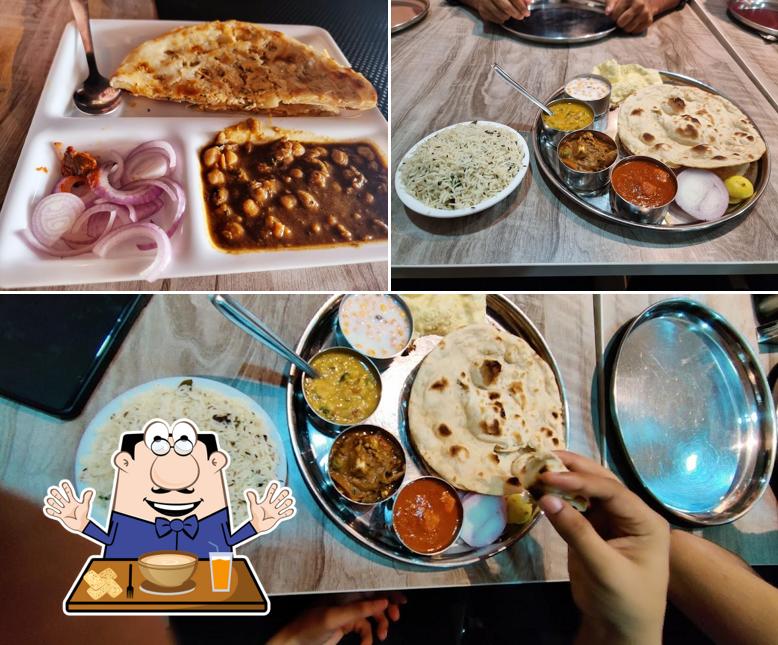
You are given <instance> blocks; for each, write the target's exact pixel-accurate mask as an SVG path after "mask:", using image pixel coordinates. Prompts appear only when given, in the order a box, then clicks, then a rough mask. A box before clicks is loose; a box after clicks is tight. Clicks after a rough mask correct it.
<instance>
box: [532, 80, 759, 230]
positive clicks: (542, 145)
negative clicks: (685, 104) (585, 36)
mask: <svg viewBox="0 0 778 645" xmlns="http://www.w3.org/2000/svg"><path fill="white" fill-rule="evenodd" d="M659 73H660V75H661V76H662V80H663V81H664V82H665V83H669V84H672V85H691V86H692V87H698V88H700V89H702V90H706V91H708V92H712V93H713V94H720V95H721V96H724V95H723V94H721V93H720V92H717V91H716V90H715V89H713V88H712V87H711V86H710V85H707V84H706V83H703V82H702V81H698V80H697V79H694V78H691V77H689V76H683V75H682V74H676V73H674V72H665V71H660V72H659ZM563 94H564V87H561V88H559V89H558V90H557V91H556V92H555V93H554V94H552V95H551V96H550V97H549V98H548V100H547V101H546V103H548V102H549V101H552V100H554V99H556V98H559V97H561V96H562V95H563ZM724 98H726V99H728V100H730V101H732V99H730V98H729V97H727V96H724ZM732 103H735V101H732ZM735 105H736V106H737V103H735ZM737 107H738V108H739V109H741V110H742V108H740V106H737ZM742 111H743V113H744V114H746V112H745V111H744V110H742ZM754 127H756V124H754ZM595 128H596V129H598V130H604V129H605V124H603V123H600V122H597V123H595ZM756 129H757V132H759V135H760V136H761V137H762V139H765V137H764V135H763V134H762V132H761V131H760V130H759V128H756ZM531 139H532V153H533V156H534V158H535V162H536V164H537V167H538V169H539V170H540V172H541V174H542V175H543V177H544V178H545V179H546V181H548V182H549V183H550V184H551V185H552V186H553V187H554V188H556V189H557V190H559V191H560V192H562V193H563V194H564V195H565V196H566V197H567V198H569V199H570V200H571V201H572V202H573V203H574V204H575V205H577V206H578V207H580V208H581V209H583V210H584V211H586V212H587V213H589V214H590V215H594V216H595V217H599V218H600V219H604V220H606V221H608V222H613V223H616V224H621V225H622V226H628V227H631V228H639V229H644V230H646V229H647V230H654V231H662V232H663V233H667V234H673V233H689V232H693V231H704V230H707V229H712V228H715V227H717V226H721V225H722V224H724V223H725V222H731V221H732V220H735V219H738V218H740V217H743V216H744V215H745V214H746V213H748V212H749V211H750V210H751V209H752V208H753V207H754V206H755V205H756V203H757V202H758V201H759V199H760V198H761V196H762V193H764V191H765V188H767V184H768V182H769V180H770V150H769V148H768V149H767V150H766V151H765V153H764V154H763V155H762V158H761V159H760V160H759V161H757V162H755V164H756V167H755V178H754V182H753V184H754V194H753V195H752V196H751V197H750V198H749V199H748V200H746V201H744V202H740V203H739V204H735V205H733V206H730V207H729V209H728V210H727V212H726V213H725V214H724V216H723V217H721V218H720V219H717V220H715V221H713V222H698V221H697V220H694V219H692V218H691V217H689V216H688V215H686V214H685V213H683V212H682V211H680V209H678V208H675V207H674V206H671V208H670V212H669V213H668V215H667V217H665V219H664V221H663V222H662V223H661V224H640V223H638V222H633V221H631V220H627V219H624V218H622V217H620V216H619V215H618V214H617V213H615V212H614V211H613V210H612V208H611V206H610V200H609V196H608V187H607V186H606V187H605V188H604V189H603V190H601V191H599V192H596V193H576V192H575V191H574V190H572V189H570V188H568V187H567V186H566V185H565V184H564V183H563V182H562V180H561V179H560V177H559V170H558V160H557V158H556V150H555V149H554V148H553V147H551V146H550V145H548V143H547V142H546V140H545V137H543V136H542V131H541V127H540V111H539V110H538V115H537V117H536V120H535V125H534V127H533V128H532V136H531ZM765 142H766V139H765Z"/></svg>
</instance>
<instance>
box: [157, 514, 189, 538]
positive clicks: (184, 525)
mask: <svg viewBox="0 0 778 645" xmlns="http://www.w3.org/2000/svg"><path fill="white" fill-rule="evenodd" d="M199 524H200V523H199V522H198V521H197V516H196V515H190V516H189V517H187V518H186V519H184V520H179V519H175V520H167V519H165V518H164V517H158V518H157V519H156V520H154V528H155V529H156V531H157V535H158V536H159V537H165V536H166V535H167V534H168V533H170V532H171V531H175V532H176V533H178V532H180V531H183V532H184V533H186V534H187V535H188V536H189V537H190V538H193V537H194V536H195V535H197V530H198V529H199Z"/></svg>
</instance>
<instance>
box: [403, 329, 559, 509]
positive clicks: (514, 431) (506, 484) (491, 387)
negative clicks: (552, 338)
mask: <svg viewBox="0 0 778 645" xmlns="http://www.w3.org/2000/svg"><path fill="white" fill-rule="evenodd" d="M408 416H409V426H410V435H411V440H412V442H413V444H414V446H415V448H416V450H417V451H418V453H419V454H420V455H421V457H422V458H423V459H424V461H425V462H426V463H427V465H428V466H429V467H430V468H431V469H432V470H434V471H435V472H436V473H437V474H439V475H440V476H441V477H443V478H444V479H446V480H447V481H449V482H451V484H453V485H454V486H456V487H457V488H460V489H463V490H469V491H473V492H476V493H482V494H486V495H507V494H511V493H515V492H520V491H521V490H522V487H521V483H520V481H519V479H518V477H517V476H516V475H515V474H514V473H513V472H511V466H512V464H513V462H514V460H516V458H517V457H519V456H520V455H521V454H524V453H527V452H533V451H538V450H543V451H549V450H556V449H560V448H563V447H564V427H565V419H564V408H563V405H562V399H561V395H560V392H559V387H558V385H557V382H556V378H555V377H554V373H553V371H552V370H551V368H550V366H549V365H548V363H546V362H545V361H544V360H543V359H542V358H541V357H540V356H538V354H537V353H536V352H535V351H534V350H533V349H532V348H531V347H530V346H529V344H528V343H527V342H526V341H525V340H524V339H522V338H519V337H517V336H514V335H512V334H509V333H508V332H506V331H503V330H501V329H498V328H497V327H495V326H493V325H491V324H488V323H482V324H474V325H468V326H467V327H463V328H462V329H459V330H457V331H454V332H453V333H451V334H449V335H448V336H446V337H445V338H444V339H443V340H441V342H440V344H439V345H438V347H437V348H436V349H435V350H433V351H432V352H430V354H429V355H428V356H427V357H426V358H425V359H424V362H423V363H422V364H421V367H420V368H419V371H418V373H417V375H416V378H415V380H414V383H413V388H412V390H411V396H410V401H409V409H408Z"/></svg>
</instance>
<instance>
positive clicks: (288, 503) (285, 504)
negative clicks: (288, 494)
mask: <svg viewBox="0 0 778 645" xmlns="http://www.w3.org/2000/svg"><path fill="white" fill-rule="evenodd" d="M292 504H294V502H293V501H292V500H291V499H284V500H281V501H280V502H278V503H277V504H275V509H276V510H277V511H283V510H284V509H285V508H289V507H290V506H291V505H292Z"/></svg>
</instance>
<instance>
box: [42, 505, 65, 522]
mask: <svg viewBox="0 0 778 645" xmlns="http://www.w3.org/2000/svg"><path fill="white" fill-rule="evenodd" d="M43 512H44V513H46V515H48V516H49V517H52V518H54V519H55V520H56V519H57V518H59V517H61V516H62V512H61V511H60V510H58V509H56V508H52V507H51V506H44V507H43Z"/></svg>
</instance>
